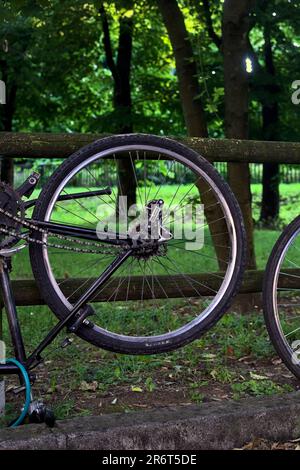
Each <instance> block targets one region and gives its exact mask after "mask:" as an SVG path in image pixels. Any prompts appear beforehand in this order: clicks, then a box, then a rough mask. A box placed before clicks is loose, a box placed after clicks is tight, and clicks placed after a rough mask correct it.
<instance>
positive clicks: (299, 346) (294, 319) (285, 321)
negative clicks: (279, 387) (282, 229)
mask: <svg viewBox="0 0 300 470" xmlns="http://www.w3.org/2000/svg"><path fill="white" fill-rule="evenodd" d="M299 234H300V228H298V229H297V230H296V231H295V232H294V233H293V235H292V236H291V237H290V238H289V240H288V242H287V243H286V244H285V246H284V249H283V250H282V252H281V254H280V257H279V259H278V262H277V264H276V268H275V271H274V277H273V283H272V307H273V312H274V320H275V326H276V330H277V333H278V334H279V336H280V340H281V343H282V345H283V346H284V348H285V350H286V353H287V354H288V356H289V365H292V366H293V367H296V366H298V367H299V366H300V354H299V352H300V275H299V273H298V274H297V273H296V270H298V269H299V270H300V263H299V262H298V261H297V259H299V254H300V237H299ZM297 245H298V246H297ZM298 252H299V253H298ZM298 280H299V281H298ZM291 281H292V284H293V285H290V283H291ZM297 284H298V287H295V286H296V285H297ZM277 341H278V339H277V340H276V343H277ZM276 346H278V344H275V347H276Z"/></svg>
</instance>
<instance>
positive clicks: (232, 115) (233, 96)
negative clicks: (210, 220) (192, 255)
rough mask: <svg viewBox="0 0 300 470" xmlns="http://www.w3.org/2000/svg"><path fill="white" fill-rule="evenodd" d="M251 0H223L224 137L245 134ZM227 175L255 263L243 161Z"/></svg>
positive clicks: (253, 264)
mask: <svg viewBox="0 0 300 470" xmlns="http://www.w3.org/2000/svg"><path fill="white" fill-rule="evenodd" d="M254 3H255V2H254V0H239V1H238V2H237V1H235V0H226V1H225V3H224V9H223V21H222V52H223V57H224V86H225V134H226V137H227V138H238V139H247V138H248V127H249V126H248V118H249V116H248V114H249V102H248V101H249V84H248V77H247V72H246V67H245V57H246V55H247V51H248V36H249V31H250V18H249V12H250V11H251V8H252V7H253V6H254ZM228 177H229V183H230V186H231V188H232V189H233V191H234V193H235V195H236V197H237V200H238V202H239V204H240V207H241V210H242V213H243V217H244V223H245V228H246V232H247V242H248V267H249V268H252V269H254V268H255V267H256V262H255V251H254V240H253V219H252V210H251V188H250V169H249V165H248V164H246V163H239V164H236V163H232V164H229V165H228Z"/></svg>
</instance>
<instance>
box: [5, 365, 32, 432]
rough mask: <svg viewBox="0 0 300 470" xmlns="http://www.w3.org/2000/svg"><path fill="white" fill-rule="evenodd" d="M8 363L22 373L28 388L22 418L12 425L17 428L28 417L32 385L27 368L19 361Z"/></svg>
mask: <svg viewBox="0 0 300 470" xmlns="http://www.w3.org/2000/svg"><path fill="white" fill-rule="evenodd" d="M6 363H12V364H15V365H16V366H17V367H18V368H19V369H20V371H21V374H22V375H23V378H24V382H25V387H26V399H25V405H24V408H23V410H22V413H21V414H20V416H19V417H18V418H17V419H16V420H15V421H14V422H13V423H12V424H11V425H10V427H11V428H16V427H17V426H19V425H20V424H22V422H23V420H24V418H25V417H26V415H27V413H28V410H29V406H30V402H31V385H30V380H29V376H28V372H27V370H26V369H25V367H24V366H23V365H22V364H21V362H19V361H17V359H7V360H6Z"/></svg>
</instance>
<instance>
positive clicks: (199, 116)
mask: <svg viewBox="0 0 300 470" xmlns="http://www.w3.org/2000/svg"><path fill="white" fill-rule="evenodd" d="M157 3H158V7H159V10H160V12H161V14H162V17H163V21H164V24H165V26H166V29H167V31H168V35H169V38H170V41H171V44H172V48H173V52H174V57H175V62H176V71H177V76H178V81H179V92H180V99H181V105H182V109H183V114H184V119H185V123H186V127H187V132H188V135H189V136H191V137H208V130H207V124H206V120H205V114H204V111H203V105H202V102H201V98H200V95H201V89H200V86H199V82H198V78H197V75H198V73H197V65H196V61H195V57H194V53H193V48H192V45H191V41H190V39H189V35H188V32H187V29H186V26H185V21H184V17H183V14H182V12H181V10H180V8H179V5H178V3H177V0H157ZM197 186H198V188H199V192H200V195H201V194H202V197H201V201H202V203H203V204H204V212H205V216H206V219H207V221H208V224H209V228H210V233H211V237H212V240H213V243H214V245H215V251H216V256H217V258H218V264H219V267H220V269H225V267H226V264H225V263H224V261H223V260H226V259H227V257H228V251H227V249H226V246H227V247H228V246H229V244H228V243H229V239H228V238H227V237H226V235H224V234H226V233H227V225H226V222H225V220H224V219H222V217H223V213H222V211H221V209H220V208H219V206H216V205H215V204H214V203H215V197H214V195H213V194H212V192H211V191H209V192H207V185H206V184H205V182H203V181H201V182H198V184H197ZM207 208H209V209H207ZM219 219H222V220H219ZM216 220H219V222H217V223H215V221H216ZM212 222H214V223H212ZM220 234H221V235H220ZM221 238H222V239H221ZM222 242H223V243H222ZM224 247H225V248H224Z"/></svg>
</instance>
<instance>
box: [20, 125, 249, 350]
mask: <svg viewBox="0 0 300 470" xmlns="http://www.w3.org/2000/svg"><path fill="white" fill-rule="evenodd" d="M128 144H137V145H138V144H144V145H145V144H152V145H157V146H160V147H164V148H167V149H168V150H171V151H174V152H177V153H182V152H184V155H185V157H188V158H189V159H190V160H191V161H192V162H194V164H197V165H199V166H201V168H202V169H203V170H204V171H205V172H206V173H207V174H208V176H209V177H210V178H211V179H212V180H213V182H214V183H215V184H216V185H217V186H218V189H220V188H221V192H222V195H223V197H224V198H225V200H226V202H227V204H228V207H229V209H230V211H231V215H232V218H233V221H234V225H235V229H236V235H237V257H236V260H237V262H236V266H235V271H234V273H233V276H232V279H231V281H230V284H229V286H228V289H227V290H226V292H225V294H224V296H223V298H222V300H221V301H220V302H219V304H218V306H217V308H216V309H215V310H213V311H212V312H211V313H210V315H209V316H208V317H207V318H206V319H205V320H204V321H203V322H202V323H201V328H193V330H192V331H190V330H189V331H187V332H185V334H182V335H179V336H176V337H174V340H173V341H168V343H165V344H163V343H162V342H159V343H157V344H155V343H154V342H153V343H151V342H149V338H148V339H147V340H146V339H145V340H144V341H143V342H140V341H136V338H135V337H124V338H130V340H128V339H122V337H121V335H117V334H115V333H111V332H108V333H109V334H106V333H101V334H99V332H97V331H95V330H94V328H90V327H89V326H85V325H82V326H81V327H80V329H79V330H78V331H77V334H78V336H80V337H81V338H82V339H84V340H86V341H88V342H90V343H92V344H94V345H95V346H98V347H101V348H103V349H107V350H110V351H114V352H118V353H130V354H154V353H161V352H166V351H171V350H174V349H177V348H179V347H181V346H183V345H184V344H187V343H189V342H191V341H193V340H194V339H196V338H199V337H200V336H201V335H202V334H203V333H205V332H206V331H207V330H209V329H210V328H211V327H212V326H213V325H214V324H215V323H216V322H217V321H218V320H219V319H220V318H221V317H222V315H223V314H224V313H225V312H226V310H227V309H228V308H229V306H230V304H231V301H232V299H233V297H234V296H235V294H236V293H237V291H238V289H239V286H240V284H241V282H242V276H243V272H244V268H245V262H246V246H245V238H246V237H245V229H244V225H243V222H242V215H241V211H240V207H239V205H238V203H237V201H236V199H235V197H234V195H233V193H232V191H231V189H230V188H229V186H228V184H227V183H226V182H225V181H224V180H223V179H222V177H221V176H220V175H219V173H218V172H217V171H216V169H215V168H214V167H213V165H211V163H209V162H208V161H207V160H205V159H204V158H203V157H201V156H200V155H199V154H197V153H196V152H195V151H193V150H192V149H190V148H188V147H186V146H184V145H182V144H180V143H178V142H176V141H174V140H171V139H168V138H165V137H157V136H153V135H148V134H127V135H117V136H116V135H115V136H111V137H105V138H103V139H100V140H98V141H95V142H93V143H92V144H89V145H87V146H85V147H83V148H82V149H80V150H78V151H77V152H75V153H74V154H73V155H71V156H70V157H69V158H68V159H67V160H66V161H65V162H64V163H63V164H62V165H61V166H60V167H59V168H58V169H57V170H56V171H55V172H54V174H53V175H52V176H51V178H50V179H49V181H48V183H47V184H46V185H45V187H44V188H43V190H42V192H41V194H40V196H39V198H38V201H37V203H36V205H35V209H34V212H33V216H32V217H33V219H36V220H43V217H44V216H45V213H46V210H47V207H48V205H49V202H50V200H51V197H52V195H53V192H54V191H55V189H56V188H57V186H58V184H59V182H60V181H61V180H62V179H63V178H64V177H65V176H66V175H67V174H68V173H69V172H70V171H71V169H72V168H74V166H76V165H78V164H80V163H81V162H82V161H84V160H85V159H86V158H88V157H90V156H91V155H93V154H95V153H96V152H99V151H100V149H101V150H105V149H108V148H111V147H112V146H120V145H128ZM29 248H30V260H31V265H32V271H33V274H34V277H35V279H36V282H37V285H38V288H39V290H40V292H41V295H42V297H43V298H44V301H45V302H46V304H47V305H48V306H49V307H50V308H51V310H52V311H53V312H54V314H55V315H56V316H57V317H58V318H59V319H61V318H64V317H65V316H66V315H67V313H68V309H67V307H66V306H65V304H64V303H63V302H62V300H61V299H60V298H59V297H58V296H57V293H56V292H55V291H54V289H53V287H52V284H51V282H50V281H49V278H48V275H47V271H46V269H45V266H44V265H43V257H42V247H41V245H37V244H34V243H31V244H30V247H29ZM199 326H200V325H199ZM150 338H151V337H150Z"/></svg>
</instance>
